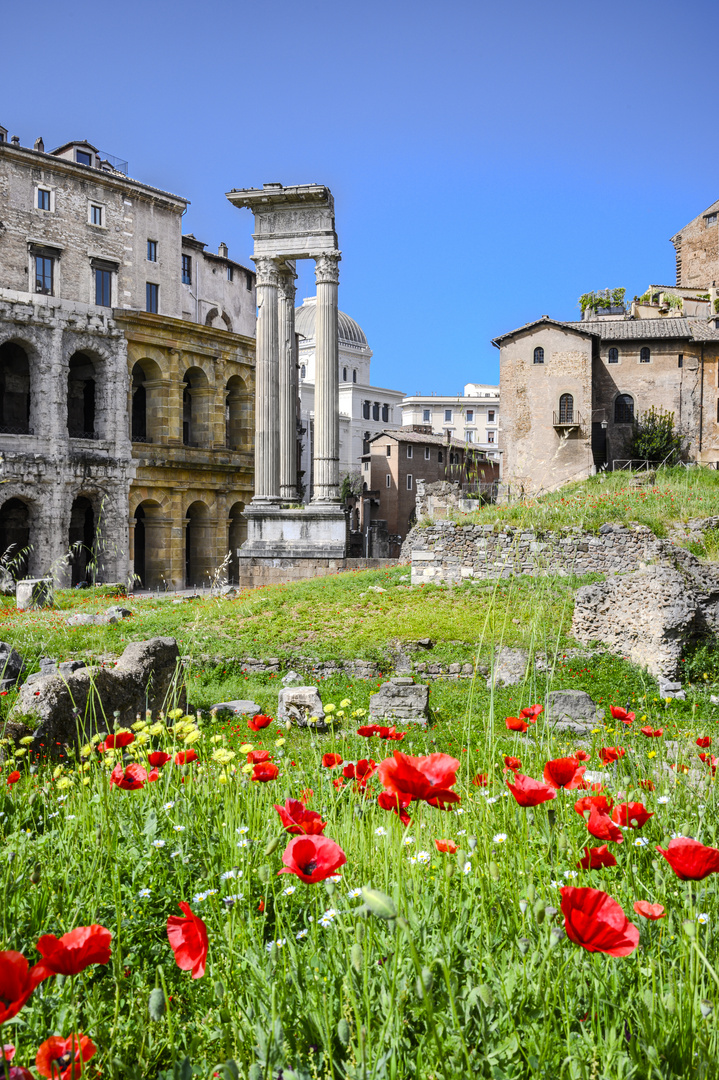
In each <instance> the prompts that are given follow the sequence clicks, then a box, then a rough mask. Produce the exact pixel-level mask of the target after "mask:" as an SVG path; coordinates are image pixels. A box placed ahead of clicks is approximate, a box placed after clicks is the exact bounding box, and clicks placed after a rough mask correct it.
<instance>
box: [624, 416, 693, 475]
mask: <svg viewBox="0 0 719 1080" xmlns="http://www.w3.org/2000/svg"><path fill="white" fill-rule="evenodd" d="M681 455H682V440H681V436H680V435H679V433H678V432H677V431H675V430H674V413H673V412H669V411H668V410H665V409H655V408H651V409H649V411H648V412H645V413H642V414H641V415H640V416H638V417H637V419H636V421H635V425H634V434H633V436H632V441H631V443H630V445H629V456H630V457H632V458H641V459H642V460H644V461H651V462H652V463H654V464H657V465H658V464H659V463H660V462H663V461H665V462H666V464H667V465H673V464H675V463H676V462H677V461H679V459H680V458H681Z"/></svg>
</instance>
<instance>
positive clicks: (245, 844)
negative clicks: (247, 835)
mask: <svg viewBox="0 0 719 1080" xmlns="http://www.w3.org/2000/svg"><path fill="white" fill-rule="evenodd" d="M237 846H238V847H241V848H245V847H249V846H250V841H249V840H238V841H237Z"/></svg>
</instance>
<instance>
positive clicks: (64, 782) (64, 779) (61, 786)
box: [56, 776, 72, 791]
mask: <svg viewBox="0 0 719 1080" xmlns="http://www.w3.org/2000/svg"><path fill="white" fill-rule="evenodd" d="M56 786H57V790H58V791H66V790H67V788H69V787H72V780H71V779H70V777H69V776H61V777H60V779H59V780H58V782H57V785H56Z"/></svg>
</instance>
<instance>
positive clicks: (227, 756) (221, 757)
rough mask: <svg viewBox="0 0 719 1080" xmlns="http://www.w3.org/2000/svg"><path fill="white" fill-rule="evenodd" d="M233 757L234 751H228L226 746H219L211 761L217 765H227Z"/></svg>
mask: <svg viewBox="0 0 719 1080" xmlns="http://www.w3.org/2000/svg"><path fill="white" fill-rule="evenodd" d="M234 757H236V754H235V751H234V750H228V749H227V747H226V746H219V747H218V748H217V750H214V751H213V753H212V760H213V761H216V762H217V764H218V765H229V764H230V762H231V761H232V759H233V758H234Z"/></svg>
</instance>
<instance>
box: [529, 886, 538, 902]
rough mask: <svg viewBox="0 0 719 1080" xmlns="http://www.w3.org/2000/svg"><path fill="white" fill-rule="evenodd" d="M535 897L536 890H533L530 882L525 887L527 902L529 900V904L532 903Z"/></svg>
mask: <svg viewBox="0 0 719 1080" xmlns="http://www.w3.org/2000/svg"><path fill="white" fill-rule="evenodd" d="M536 895H537V890H536V889H535V887H534V885H533V884H532V882H531V881H530V883H529V885H527V900H529V902H530V904H533V903H534V900H535V897H536Z"/></svg>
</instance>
